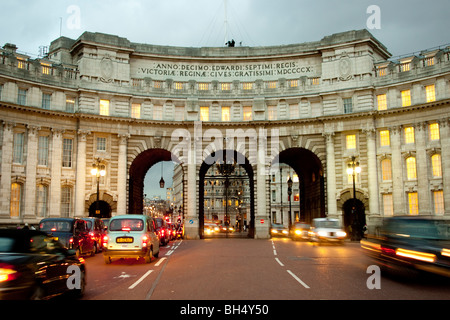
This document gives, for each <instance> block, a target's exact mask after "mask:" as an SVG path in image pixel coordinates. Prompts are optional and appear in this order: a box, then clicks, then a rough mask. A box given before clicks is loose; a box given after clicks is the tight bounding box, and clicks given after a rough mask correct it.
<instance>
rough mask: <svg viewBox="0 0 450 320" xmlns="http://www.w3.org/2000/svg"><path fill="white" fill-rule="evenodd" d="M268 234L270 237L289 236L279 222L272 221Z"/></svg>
mask: <svg viewBox="0 0 450 320" xmlns="http://www.w3.org/2000/svg"><path fill="white" fill-rule="evenodd" d="M270 234H271V235H272V237H287V236H289V230H288V228H287V227H285V226H284V225H283V224H281V223H272V227H271V228H270Z"/></svg>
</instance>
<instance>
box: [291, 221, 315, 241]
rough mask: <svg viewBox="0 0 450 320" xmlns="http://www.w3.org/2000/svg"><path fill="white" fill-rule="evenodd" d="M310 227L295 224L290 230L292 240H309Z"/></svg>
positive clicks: (298, 223)
mask: <svg viewBox="0 0 450 320" xmlns="http://www.w3.org/2000/svg"><path fill="white" fill-rule="evenodd" d="M310 229H311V225H309V224H307V223H305V222H295V223H294V225H293V226H292V229H291V237H292V240H299V239H300V240H309V231H310Z"/></svg>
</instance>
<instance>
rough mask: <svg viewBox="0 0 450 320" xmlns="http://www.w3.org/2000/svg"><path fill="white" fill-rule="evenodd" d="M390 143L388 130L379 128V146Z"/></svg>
mask: <svg viewBox="0 0 450 320" xmlns="http://www.w3.org/2000/svg"><path fill="white" fill-rule="evenodd" d="M390 144H391V142H390V139H389V130H381V131H380V146H382V147H386V146H389V145H390Z"/></svg>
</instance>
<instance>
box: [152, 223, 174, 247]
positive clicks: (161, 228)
mask: <svg viewBox="0 0 450 320" xmlns="http://www.w3.org/2000/svg"><path fill="white" fill-rule="evenodd" d="M155 223H156V232H157V233H158V236H159V240H160V241H161V245H163V246H165V245H166V244H168V243H169V241H170V230H169V229H168V227H167V222H166V221H165V220H164V219H163V218H155Z"/></svg>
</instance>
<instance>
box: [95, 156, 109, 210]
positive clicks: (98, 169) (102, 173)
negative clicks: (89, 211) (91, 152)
mask: <svg viewBox="0 0 450 320" xmlns="http://www.w3.org/2000/svg"><path fill="white" fill-rule="evenodd" d="M101 162H102V161H101V160H100V158H97V159H95V162H94V163H93V164H92V169H91V174H92V175H93V176H94V177H97V201H95V214H96V215H97V214H100V203H99V200H100V199H99V198H100V177H104V176H105V175H106V170H105V169H104V168H102V166H101Z"/></svg>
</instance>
